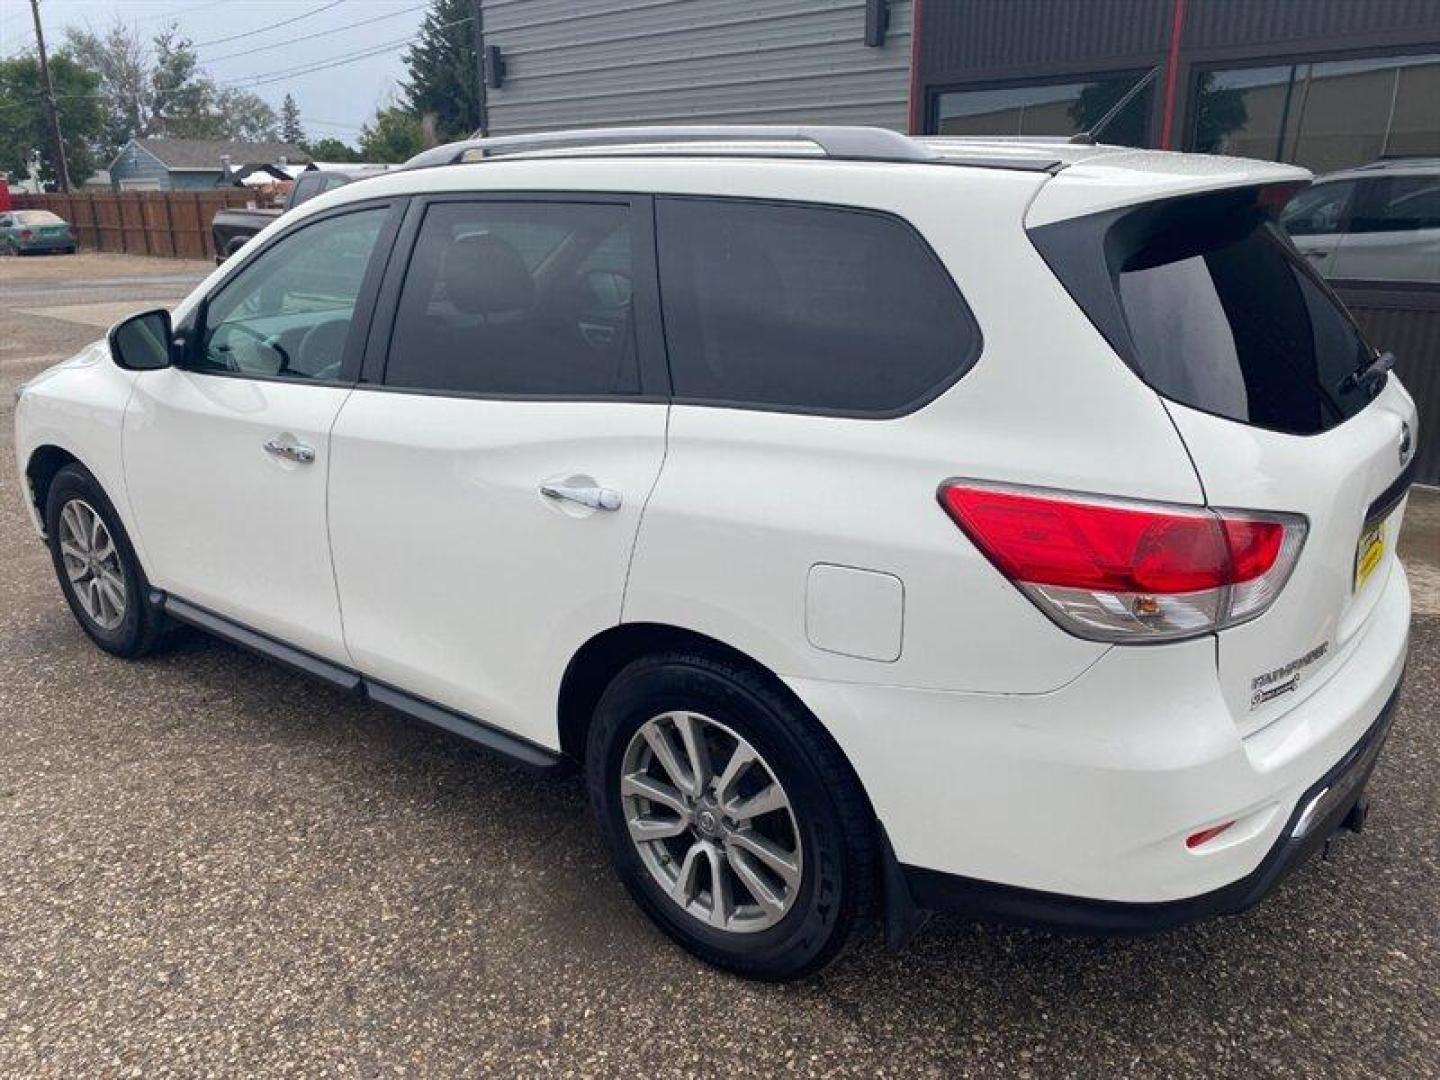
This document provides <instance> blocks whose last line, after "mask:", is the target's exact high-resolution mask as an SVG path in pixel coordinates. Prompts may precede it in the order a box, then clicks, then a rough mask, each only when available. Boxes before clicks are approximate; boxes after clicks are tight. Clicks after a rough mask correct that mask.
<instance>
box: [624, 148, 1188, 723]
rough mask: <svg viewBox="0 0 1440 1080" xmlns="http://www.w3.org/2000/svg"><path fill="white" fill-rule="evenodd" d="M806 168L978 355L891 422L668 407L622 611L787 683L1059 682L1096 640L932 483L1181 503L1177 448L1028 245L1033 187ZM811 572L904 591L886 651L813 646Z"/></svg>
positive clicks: (981, 177)
mask: <svg viewBox="0 0 1440 1080" xmlns="http://www.w3.org/2000/svg"><path fill="white" fill-rule="evenodd" d="M837 171H838V168H837ZM813 172H814V173H815V176H814V180H813V182H812V183H811V184H810V185H809V187H808V191H807V194H806V197H807V198H809V199H811V200H813V201H818V202H833V203H845V204H850V205H863V206H866V207H870V208H873V209H878V210H883V211H888V212H890V213H893V214H896V215H898V216H900V217H902V218H904V219H906V220H907V221H909V222H910V223H911V224H912V225H913V226H915V228H916V229H917V230H918V231H919V232H920V234H921V235H922V236H923V237H924V238H925V239H926V240H927V241H928V243H929V244H930V246H931V247H932V248H933V249H934V251H935V252H936V254H937V255H939V257H940V259H941V260H942V262H943V263H944V265H945V266H946V268H947V269H948V270H949V272H950V273H951V275H952V276H953V277H954V279H955V281H956V283H957V284H958V286H959V288H960V291H961V293H962V294H963V295H964V297H965V299H966V301H967V302H968V303H969V305H970V307H971V308H972V310H973V312H974V315H975V318H976V320H977V322H978V323H979V326H980V329H981V332H982V334H983V337H984V346H983V351H982V353H981V356H980V359H979V361H978V362H977V363H976V365H975V367H974V368H973V369H972V370H971V371H970V372H969V373H968V374H966V375H965V376H964V377H963V378H962V379H961V380H960V381H959V382H958V383H957V384H955V385H954V386H953V387H951V388H950V389H949V390H947V391H946V392H945V393H943V394H942V395H941V396H940V397H939V398H937V399H936V400H934V401H933V402H931V403H930V404H928V405H926V406H924V407H923V408H921V409H920V410H919V411H917V412H913V413H911V414H910V415H908V416H902V417H899V418H896V419H887V420H872V419H854V418H845V417H836V416H821V415H804V414H795V413H788V414H787V413H776V412H768V411H764V410H760V409H736V408H715V407H707V406H698V405H681V404H677V405H676V406H675V407H674V409H673V410H672V415H671V422H670V441H669V449H668V455H667V458H666V463H665V469H664V472H663V474H662V476H661V478H660V482H659V485H658V486H657V489H656V493H655V495H654V497H653V498H652V499H651V504H650V507H649V509H648V511H647V513H646V517H645V522H644V525H643V527H642V529H641V532H640V539H639V544H638V546H637V549H636V555H635V561H634V567H633V570H632V573H631V578H630V586H629V589H628V591H627V594H626V604H625V619H626V621H653V622H661V623H670V624H674V625H679V626H684V627H687V628H690V629H694V630H697V631H699V632H701V633H704V634H707V635H709V636H712V637H715V638H718V639H719V640H722V641H725V642H727V643H728V644H730V645H732V646H734V647H736V648H738V649H741V650H742V651H744V652H746V653H748V654H749V655H751V656H753V657H755V658H757V659H758V660H760V661H761V662H762V663H764V664H766V665H768V666H769V667H771V668H772V669H773V670H775V671H776V672H778V673H780V674H781V675H783V676H799V677H804V678H809V679H822V680H836V681H840V682H847V683H856V682H870V683H882V684H886V685H898V686H910V687H925V688H931V689H948V690H968V691H976V692H987V693H1005V694H1035V693H1044V692H1047V691H1050V690H1053V689H1055V688H1056V687H1058V686H1062V685H1064V684H1065V683H1067V682H1069V681H1070V680H1072V679H1074V678H1076V677H1077V676H1078V675H1079V674H1080V673H1081V672H1083V671H1084V670H1085V669H1086V668H1087V667H1089V666H1090V665H1091V664H1093V663H1094V662H1095V661H1096V659H1098V658H1099V657H1100V656H1101V655H1103V653H1104V652H1105V650H1106V646H1104V645H1101V644H1096V643H1093V642H1085V641H1081V640H1080V639H1078V638H1075V637H1072V636H1070V635H1068V634H1066V633H1064V632H1063V631H1061V630H1059V629H1058V628H1057V627H1056V626H1054V625H1053V624H1052V623H1051V622H1050V621H1049V620H1048V619H1047V618H1046V617H1045V616H1044V615H1042V614H1041V613H1040V612H1039V611H1038V610H1037V609H1036V608H1035V607H1034V606H1033V605H1032V604H1031V603H1030V602H1029V601H1028V600H1026V599H1025V598H1024V597H1023V596H1022V595H1021V593H1020V592H1019V591H1018V590H1017V589H1015V588H1014V587H1013V586H1012V585H1011V584H1010V583H1009V582H1008V581H1006V580H1005V579H1004V578H1003V577H1002V576H1001V575H1000V573H999V572H998V571H997V570H996V569H995V568H994V567H993V566H992V565H991V564H990V563H989V562H988V560H987V559H986V558H985V557H984V556H983V555H981V554H980V553H979V551H978V550H976V549H975V548H974V547H973V546H972V545H971V544H970V542H969V541H968V540H967V539H966V538H965V537H964V535H963V534H962V533H961V532H960V531H959V530H958V529H957V528H956V527H955V526H954V524H953V523H952V522H951V521H950V519H949V518H948V517H947V516H946V515H945V513H944V512H943V511H942V510H941V508H940V506H939V505H938V503H937V500H936V490H937V488H938V486H939V485H940V483H941V482H942V481H944V480H946V479H947V478H951V477H956V476H961V477H975V478H983V479H988V480H1000V481H1010V482H1015V483H1024V484H1037V485H1048V486H1054V487H1061V488H1069V489H1072V490H1080V491H1094V492H1102V493H1107V494H1117V495H1128V496H1135V497H1143V498H1150V499H1160V500H1166V501H1173V502H1189V503H1197V502H1199V501H1201V492H1200V489H1199V485H1198V483H1197V482H1196V479H1195V474H1194V470H1193V469H1192V467H1191V465H1190V463H1189V460H1188V459H1187V458H1186V456H1185V452H1184V448H1183V446H1182V445H1181V444H1180V441H1179V438H1178V437H1177V436H1176V434H1175V431H1174V429H1173V427H1172V425H1171V423H1170V421H1169V419H1168V417H1167V416H1166V415H1165V411H1164V408H1163V407H1162V405H1161V403H1160V401H1159V399H1158V398H1157V397H1156V396H1155V394H1154V393H1153V392H1152V391H1150V390H1149V389H1148V388H1147V387H1145V386H1144V385H1143V384H1141V383H1140V382H1139V381H1138V380H1136V379H1135V378H1134V377H1133V376H1132V375H1131V374H1130V373H1129V372H1128V371H1127V370H1126V369H1125V367H1124V366H1123V365H1122V364H1120V363H1119V362H1118V361H1117V360H1116V359H1115V357H1114V354H1113V353H1112V352H1111V351H1110V350H1109V348H1108V346H1106V345H1105V343H1104V341H1103V340H1102V339H1101V338H1100V336H1099V335H1098V333H1096V331H1095V330H1094V328H1093V327H1092V326H1091V325H1090V323H1089V322H1088V321H1087V320H1086V318H1085V316H1084V315H1083V314H1082V313H1081V312H1080V311H1079V310H1078V309H1077V308H1076V307H1075V305H1074V303H1073V302H1072V301H1071V300H1070V298H1069V296H1068V295H1067V294H1066V293H1065V292H1064V291H1063V289H1061V287H1060V286H1059V284H1058V282H1056V280H1055V278H1054V276H1053V275H1052V274H1051V273H1050V271H1049V269H1048V268H1047V267H1046V266H1045V265H1044V263H1043V262H1042V261H1041V260H1040V257H1039V255H1038V254H1037V253H1036V252H1035V250H1034V248H1033V247H1032V246H1031V245H1030V244H1029V243H1028V241H1027V240H1026V238H1025V235H1024V232H1023V230H1022V228H1021V221H1022V218H1023V216H1024V212H1025V207H1026V205H1027V203H1028V201H1029V199H1030V198H1031V197H1032V196H1033V194H1034V192H1035V189H1036V187H1037V186H1038V185H1039V184H1040V183H1042V180H1041V179H1040V178H1037V177H1035V176H1033V175H1024V176H1021V175H1017V174H1004V173H984V172H981V171H978V170H977V171H975V172H968V171H964V170H951V169H934V168H922V169H916V170H911V172H910V173H909V174H908V175H907V176H906V178H905V182H904V183H903V184H893V185H890V186H888V187H885V188H880V187H878V186H866V185H857V184H854V183H850V182H847V181H849V180H850V179H851V178H848V177H847V178H839V177H837V178H836V179H835V181H834V183H833V186H832V185H831V184H830V183H828V182H827V181H830V179H831V177H830V168H829V167H827V168H822V169H816V170H813ZM757 194H773V193H763V192H757ZM962 202H963V205H964V207H965V212H964V213H963V214H962V213H957V212H956V209H955V208H956V206H957V205H959V204H961V203H962ZM662 220H663V219H662ZM661 242H662V243H663V242H664V238H663V237H662V238H661ZM663 286H664V283H663V282H662V288H663ZM1020 297H1023V298H1024V299H1023V313H1022V312H1021V311H1020V310H1018V309H1017V304H1018V303H1019V300H1018V298H1020ZM1021 314H1023V317H1017V316H1019V315H1021ZM876 362H877V363H883V362H884V358H883V357H877V358H876ZM817 563H829V564H835V565H838V566H845V567H852V568H855V569H858V570H869V571H878V572H880V573H883V574H889V575H893V576H894V577H895V578H898V579H899V580H900V582H901V583H902V586H903V594H904V627H903V634H902V638H903V647H902V649H901V650H900V655H899V656H898V658H893V659H891V658H886V659H882V660H876V659H864V658H859V657H856V656H846V655H842V654H841V653H839V652H836V651H829V650H824V649H821V648H817V647H816V646H814V645H813V644H811V642H810V641H809V640H808V639H807V636H806V626H805V618H806V590H807V579H808V577H809V575H810V573H811V568H812V567H813V566H814V565H815V564H817ZM821 719H822V721H823V720H826V717H825V716H824V715H823V713H822V714H821ZM875 722H876V723H877V724H884V723H886V722H887V720H886V719H885V718H881V717H877V718H876V720H875Z"/></svg>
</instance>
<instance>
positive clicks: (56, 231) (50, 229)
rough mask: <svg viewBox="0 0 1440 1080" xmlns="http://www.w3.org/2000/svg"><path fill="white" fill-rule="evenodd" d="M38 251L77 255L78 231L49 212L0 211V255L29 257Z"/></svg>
mask: <svg viewBox="0 0 1440 1080" xmlns="http://www.w3.org/2000/svg"><path fill="white" fill-rule="evenodd" d="M37 251H61V252H64V253H65V254H67V255H74V254H75V230H74V229H72V228H71V227H70V224H69V222H67V221H66V220H65V219H64V218H62V217H60V216H59V215H58V214H52V213H51V212H50V211H49V210H6V211H4V212H0V252H3V253H4V254H6V255H29V254H32V253H34V252H37Z"/></svg>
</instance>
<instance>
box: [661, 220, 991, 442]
mask: <svg viewBox="0 0 1440 1080" xmlns="http://www.w3.org/2000/svg"><path fill="white" fill-rule="evenodd" d="M656 209H657V215H658V217H657V225H658V240H659V252H660V293H661V305H662V308H663V311H664V317H665V338H666V345H667V348H668V351H669V356H670V372H671V379H672V381H673V384H674V390H675V396H676V397H677V398H680V399H687V400H690V401H698V402H705V403H715V404H738V405H747V406H751V407H759V408H771V409H781V410H791V411H822V412H841V413H850V414H856V415H876V414H894V413H897V412H901V411H904V410H907V409H911V408H915V407H918V406H919V405H920V404H923V403H924V402H925V401H927V400H929V399H930V398H931V397H933V396H934V395H935V394H937V393H938V392H939V391H940V390H942V389H943V388H944V387H945V386H948V385H949V384H950V383H952V382H954V381H955V380H956V379H958V378H959V377H960V376H961V375H962V374H964V373H965V372H966V371H967V370H969V368H970V366H971V365H972V364H974V362H975V360H976V359H977V358H978V356H979V352H980V330H979V327H977V326H976V324H975V320H974V318H973V317H972V316H971V314H970V310H969V308H968V307H966V305H965V301H964V300H963V299H961V296H960V293H959V292H958V291H957V290H956V288H955V284H954V282H953V281H952V280H951V279H950V276H949V274H948V273H947V272H946V270H945V268H944V266H943V265H942V264H941V263H940V261H939V259H938V258H937V257H936V256H935V254H934V253H933V252H932V251H931V250H930V249H929V247H927V246H926V244H925V242H924V241H923V240H921V239H920V237H919V235H918V234H917V233H916V232H915V231H914V229H912V228H911V227H910V226H909V225H907V224H905V223H904V222H902V221H901V220H899V219H898V218H894V217H890V216H888V215H884V214H877V213H869V212H865V211H856V210H845V209H838V208H832V207H821V206H803V205H796V204H772V203H757V202H748V201H744V200H712V199H678V198H676V199H668V198H667V199H660V200H657V203H656Z"/></svg>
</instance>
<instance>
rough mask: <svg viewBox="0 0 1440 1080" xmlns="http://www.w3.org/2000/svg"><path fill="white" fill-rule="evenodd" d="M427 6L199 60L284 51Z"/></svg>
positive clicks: (228, 58)
mask: <svg viewBox="0 0 1440 1080" xmlns="http://www.w3.org/2000/svg"><path fill="white" fill-rule="evenodd" d="M426 6H427V5H426V4H416V5H415V6H414V7H407V8H401V9H400V10H399V11H391V12H387V13H386V14H384V15H376V16H374V17H373V18H369V19H361V20H360V21H359V22H352V23H346V24H345V25H344V26H337V27H335V28H334V29H332V30H318V31H316V32H315V33H313V34H304V35H302V36H300V37H296V38H288V39H286V40H285V41H277V42H275V43H274V44H271V45H257V46H255V48H253V49H242V50H241V51H240V52H233V53H225V54H224V55H223V56H202V57H200V58H199V59H200V62H201V63H203V64H216V63H219V62H220V61H221V60H233V59H234V58H235V57H237V56H250V55H252V54H253V53H258V52H265V51H267V50H269V49H283V48H285V47H286V46H287V45H295V44H297V43H298V42H301V41H311V40H313V39H314V38H319V37H327V36H329V35H330V34H339V33H343V32H345V31H346V30H353V29H355V28H356V27H357V26H369V25H370V24H371V23H377V22H381V21H383V20H385V19H393V18H395V17H396V16H398V15H406V14H408V13H410V12H412V11H419V10H420V9H421V8H423V7H426Z"/></svg>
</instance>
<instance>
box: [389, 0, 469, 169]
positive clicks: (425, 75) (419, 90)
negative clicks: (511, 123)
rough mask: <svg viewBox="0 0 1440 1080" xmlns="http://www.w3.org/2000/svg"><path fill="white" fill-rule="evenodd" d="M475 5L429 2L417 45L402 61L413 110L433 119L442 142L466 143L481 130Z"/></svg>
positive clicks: (457, 0)
mask: <svg viewBox="0 0 1440 1080" xmlns="http://www.w3.org/2000/svg"><path fill="white" fill-rule="evenodd" d="M474 14H475V10H474V4H473V3H472V2H471V0H431V3H430V10H429V11H428V12H426V14H425V21H424V23H422V24H421V26H420V33H419V35H418V38H417V40H416V42H415V44H413V45H411V46H410V47H409V48H408V49H407V50H406V51H405V55H404V61H405V66H406V68H407V69H408V70H409V74H410V78H409V80H408V81H407V82H405V83H403V84H402V86H403V88H404V91H405V95H406V101H407V102H408V104H409V106H410V108H411V110H412V111H413V112H415V113H416V114H417V115H420V116H427V115H428V116H433V117H434V118H435V131H436V134H437V135H438V136H439V137H440V139H441V141H445V142H448V141H450V140H452V139H464V138H468V137H469V136H470V134H471V133H472V132H474V131H475V129H476V128H478V127H479V126H480V102H479V91H478V90H477V88H476V82H477V77H476V67H475V37H474V29H473V27H472V26H471V19H472V18H473V16H474Z"/></svg>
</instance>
